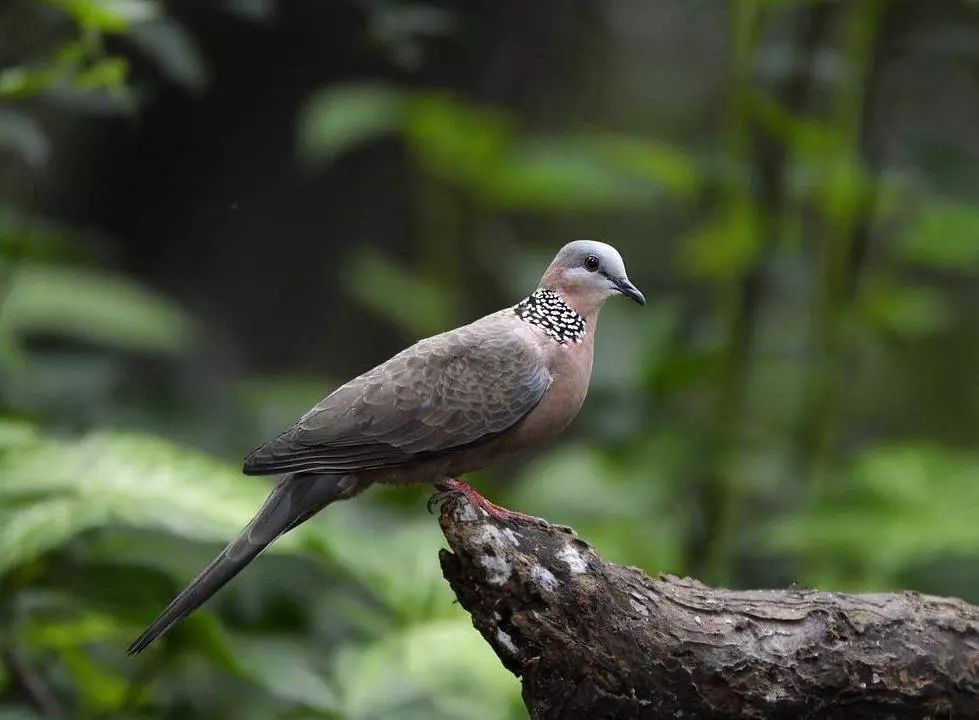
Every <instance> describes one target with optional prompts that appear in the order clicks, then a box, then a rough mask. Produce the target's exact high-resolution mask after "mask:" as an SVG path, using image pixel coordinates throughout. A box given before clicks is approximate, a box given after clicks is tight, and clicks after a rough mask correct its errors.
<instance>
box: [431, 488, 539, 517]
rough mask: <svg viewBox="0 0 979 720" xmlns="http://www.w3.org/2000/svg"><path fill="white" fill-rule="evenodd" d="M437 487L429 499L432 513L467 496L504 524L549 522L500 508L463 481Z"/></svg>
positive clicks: (478, 506) (470, 500)
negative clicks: (450, 501)
mask: <svg viewBox="0 0 979 720" xmlns="http://www.w3.org/2000/svg"><path fill="white" fill-rule="evenodd" d="M435 487H436V488H437V489H438V492H437V493H435V494H434V495H432V497H430V498H429V499H428V505H427V507H428V511H429V512H432V508H433V507H434V506H436V505H439V504H440V503H443V502H445V501H446V500H448V499H449V498H450V497H452V496H453V495H465V496H466V499H467V500H469V502H470V503H472V504H473V505H474V506H475V507H477V508H479V509H480V510H482V511H483V512H485V513H486V514H487V515H489V516H490V517H492V518H495V519H496V520H500V521H503V522H510V521H514V520H517V521H521V522H524V523H530V524H532V525H547V524H548V523H547V521H545V520H542V519H541V518H539V517H535V516H534V515H527V514H526V513H522V512H516V511H515V510H507V509H506V508H505V507H500V506H499V505H496V504H494V503H491V502H490V501H489V500H487V499H486V498H484V497H483V496H482V495H480V494H479V493H478V492H476V490H475V488H473V486H472V485H470V484H469V483H464V482H462V481H461V480H456V479H455V478H449V479H448V480H444V481H442V482H440V483H436V485H435Z"/></svg>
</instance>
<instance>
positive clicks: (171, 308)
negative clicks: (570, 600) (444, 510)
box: [0, 0, 979, 720]
mask: <svg viewBox="0 0 979 720" xmlns="http://www.w3.org/2000/svg"><path fill="white" fill-rule="evenodd" d="M0 68H2V69H0V159H2V160H0V303H2V304H0V654H2V662H0V718H2V719H3V720H12V719H13V718H17V719H18V720H22V719H27V718H33V717H39V716H46V717H79V718H123V717H133V718H139V717H146V718H151V717H152V718H162V717H174V718H176V717H180V718H188V717H202V718H204V717H207V718H213V717H236V718H270V717H279V718H307V717H308V718H314V717H316V718H331V719H338V720H339V719H342V720H355V719H356V720H369V719H370V720H373V719H380V718H384V719H386V720H407V719H411V718H419V719H421V718H425V719H430V718H435V719H438V718H445V719H456V718H459V719H465V718H473V720H496V719H499V720H504V719H506V718H521V717H525V712H524V711H523V709H522V705H521V704H520V701H519V688H518V685H517V682H516V681H515V680H514V679H513V678H512V677H510V676H509V675H508V674H507V673H506V672H505V671H504V670H503V669H502V668H501V667H499V665H498V663H497V662H496V660H495V658H494V657H493V655H492V654H491V652H490V650H489V649H488V648H487V647H486V646H485V645H484V644H483V642H482V640H481V639H480V638H479V636H478V635H477V633H476V632H475V631H473V630H472V628H471V626H470V624H469V621H468V618H467V616H466V615H465V613H463V612H462V611H461V610H460V609H459V608H458V607H456V606H454V605H453V604H452V602H451V600H452V598H451V596H450V593H449V592H448V589H447V587H446V586H445V585H444V583H443V582H442V581H441V578H440V575H439V571H438V566H437V560H436V553H437V549H438V548H439V547H440V545H441V538H440V535H439V533H438V530H437V527H436V523H435V521H434V519H433V518H432V517H430V516H428V515H427V514H426V513H425V512H424V509H423V508H424V502H423V500H424V498H425V497H426V496H427V493H428V491H427V489H424V488H420V489H418V490H417V491H413V490H405V489H400V490H396V491H391V490H377V491H373V492H371V493H369V494H368V495H367V496H365V497H362V498H359V499H358V500H357V501H356V502H355V503H349V504H345V505H344V506H341V507H336V508H332V509H331V510H330V511H329V512H328V513H325V514H324V517H323V518H321V519H319V520H317V521H315V522H313V523H310V524H309V525H308V526H307V527H305V528H304V529H303V530H302V531H301V532H297V533H295V534H294V535H293V536H290V537H288V538H287V539H286V540H285V541H283V542H281V543H279V544H278V545H277V546H276V549H275V551H274V552H271V553H270V554H269V555H267V556H264V557H263V558H262V559H261V560H260V561H259V562H257V563H255V565H254V566H253V567H251V568H249V570H248V571H247V572H246V573H245V574H244V575H243V576H242V577H241V578H240V579H238V580H236V581H235V583H234V584H233V586H232V587H230V588H229V589H228V590H227V591H226V592H224V593H222V595H221V596H220V597H219V598H218V599H217V601H216V602H214V603H213V604H212V605H210V606H209V609H208V610H207V611H206V612H202V613H200V614H198V615H196V616H195V617H194V618H193V619H192V620H190V621H189V622H187V623H186V624H185V625H184V626H182V627H181V628H180V629H179V630H178V631H176V632H174V633H173V634H171V635H170V636H169V637H168V638H167V640H166V641H165V642H163V643H161V645H160V646H159V647H157V648H155V649H154V650H153V651H151V652H148V653H146V654H145V655H143V656H140V657H138V658H135V659H128V658H126V657H125V655H124V649H125V646H126V644H127V642H128V641H129V640H130V639H131V638H132V637H133V636H134V635H135V634H136V633H137V632H138V631H139V630H140V629H141V628H142V626H144V625H145V624H146V623H147V622H148V621H149V620H150V619H151V618H152V617H153V616H154V615H155V614H156V612H157V611H158V610H160V609H161V607H162V606H163V605H164V604H165V603H166V602H167V601H168V600H169V599H170V598H171V596H172V595H173V594H174V593H175V592H176V591H177V590H178V589H179V588H180V587H181V586H183V585H184V584H185V582H186V581H187V580H188V579H189V578H191V577H192V576H193V575H194V574H195V573H196V572H197V570H198V569H199V568H200V567H201V566H202V565H203V564H204V563H205V561H206V560H207V559H209V557H210V556H211V555H212V554H213V553H215V552H216V550H217V549H218V548H219V547H220V545H221V544H223V543H224V542H225V541H226V540H227V539H228V538H230V537H231V536H232V535H233V534H234V533H235V532H236V531H237V530H238V528H239V527H240V526H241V525H243V524H244V523H245V522H246V521H247V519H248V518H249V517H250V515H251V513H252V512H253V511H254V509H255V508H257V506H258V505H259V503H260V502H261V500H262V499H263V497H264V495H265V493H266V490H267V484H266V483H265V482H264V481H263V480H261V479H255V478H244V477H242V476H240V474H239V473H238V462H239V459H240V458H241V457H242V455H243V454H244V453H245V452H246V451H247V450H248V449H250V448H251V447H252V446H254V445H256V444H258V443H259V442H261V441H263V440H264V439H266V438H267V437H269V436H270V435H271V434H273V433H274V432H276V431H278V430H279V429H281V428H283V427H284V426H285V425H287V424H288V423H290V422H291V421H292V420H293V419H294V418H295V417H296V416H297V415H298V414H300V413H301V412H303V411H304V410H305V409H306V408H307V407H308V406H309V405H311V404H312V403H314V402H315V401H317V400H318V399H319V398H320V397H321V396H322V395H324V394H325V393H327V392H328V391H329V390H330V389H331V388H332V387H334V386H335V385H336V384H337V383H338V382H342V381H343V380H345V379H346V378H348V377H350V376H352V375H353V374H356V373H357V372H360V371H362V370H364V369H366V368H368V367H370V366H372V365H373V364H375V363H376V362H378V361H380V360H383V359H384V358H386V357H388V356H389V355H390V354H391V353H393V352H395V351H396V350H398V349H400V348H401V347H403V346H404V345H405V344H407V343H409V342H410V341H412V340H414V339H416V338H418V337H419V336H422V335H425V334H428V333H431V332H433V331H437V330H440V329H444V328H446V327H449V326H451V325H453V324H456V323H461V322H465V321H467V320H469V319H472V318H475V317H477V316H479V315H480V314H483V313H485V312H489V311H491V310H494V309H496V308H497V307H500V306H502V305H504V304H507V303H512V302H515V301H516V300H518V299H519V298H521V297H522V296H523V295H525V294H526V293H527V292H528V290H529V289H531V288H532V287H533V285H534V282H535V281H536V279H537V277H538V275H539V273H540V271H541V270H542V268H543V267H544V265H545V263H546V262H547V260H548V258H549V257H550V256H551V254H552V253H553V252H554V251H555V250H556V248H557V247H559V246H560V245H561V244H562V243H563V242H565V241H567V240H569V239H574V238H579V237H591V238H597V239H605V240H607V241H609V242H612V243H614V244H615V245H616V246H618V247H619V248H620V249H621V250H622V252H623V254H624V256H625V257H626V259H627V262H628V265H629V268H630V274H631V275H632V277H633V279H634V281H635V282H636V284H637V285H639V286H640V287H641V288H642V289H643V290H644V291H645V292H646V295H647V297H649V298H650V303H649V306H648V307H647V308H646V309H645V310H644V311H641V312H640V311H639V310H637V309H636V308H635V307H631V306H629V307H627V306H626V304H625V303H612V304H611V305H610V307H608V308H607V309H606V311H605V313H604V314H603V318H602V328H601V332H600V337H599V342H598V346H599V347H598V358H597V362H596V373H595V378H594V383H593V389H592V392H591V395H590V397H589V400H588V403H587V405H586V408H585V411H584V412H583V414H582V417H581V418H579V420H578V421H577V422H576V424H575V425H574V427H573V429H572V431H570V432H569V433H568V434H567V435H566V436H565V438H564V439H563V440H562V442H561V443H560V444H559V445H557V446H556V447H555V448H554V449H553V450H552V451H550V452H548V453H542V454H539V455H537V456H535V457H533V458H526V459H523V460H521V461H519V462H515V463H512V464H510V465H508V466H506V467H503V468H498V469H495V470H493V471H492V472H486V473H482V474H480V475H479V476H478V477H477V478H475V480H476V482H477V484H478V485H479V486H480V487H481V488H483V489H484V490H485V491H486V492H487V494H488V495H489V496H490V497H491V498H493V499H494V500H497V501H499V502H502V503H504V504H507V505H511V506H514V507H517V508H519V509H521V510H524V511H527V512H532V513H537V514H540V515H543V516H545V517H547V518H549V519H551V520H554V521H556V522H560V523H566V524H570V525H573V526H575V527H576V528H577V529H578V530H579V532H580V533H581V534H582V535H584V536H585V537H587V538H588V539H589V540H590V541H591V542H592V543H594V544H595V545H596V546H597V548H598V549H599V550H600V551H601V552H602V553H603V555H604V556H605V557H607V558H610V559H614V560H618V561H621V562H626V563H632V564H636V565H639V566H641V567H643V568H644V569H646V570H647V571H649V572H672V573H689V574H695V575H697V576H699V577H701V578H702V579H704V580H706V581H710V582H714V583H726V584H729V585H735V586H780V585H787V584H789V583H792V582H795V583H800V584H803V585H815V586H819V587H824V588H832V589H838V590H890V589H896V588H910V589H915V590H920V591H922V592H931V593H940V594H952V595H959V596H962V597H965V598H966V599H969V600H971V601H973V602H979V563H977V560H979V523H977V517H979V443H977V441H979V431H977V428H979V372H977V368H979V321H977V316H979V313H977V310H979V283H977V280H979V132H977V131H976V128H977V127H979V93H977V92H976V90H977V86H979V4H977V3H976V2H968V1H966V0H961V1H958V2H953V1H951V0H949V1H948V2H930V3H923V2H911V1H910V0H904V1H901V0H891V1H890V2H888V1H886V0H867V1H866V2H850V3H843V2H799V1H792V0H780V1H776V0H767V1H763V0H754V1H753V0H732V1H731V2H720V1H710V0H699V1H695V0H664V1H662V2H655V3H652V2H648V1H647V0H617V1H616V2H614V3H613V2H601V1H600V0H575V1H574V2H541V1H538V2H534V3H526V2H522V1H518V0H514V1H513V2H509V1H508V2H492V1H490V0H485V1H484V0H479V1H477V2H450V1H449V0H439V1H436V0H417V1H411V2H409V1H407V0H405V1H402V0H346V1H342V0H334V1H332V2H323V1H320V0H290V1H289V2H276V0H210V1H209V2H190V1H189V0H47V1H42V0H13V1H12V2H7V3H4V4H3V5H2V6H0Z"/></svg>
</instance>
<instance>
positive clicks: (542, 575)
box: [530, 565, 558, 590]
mask: <svg viewBox="0 0 979 720" xmlns="http://www.w3.org/2000/svg"><path fill="white" fill-rule="evenodd" d="M530 577H531V579H533V581H534V582H535V583H537V584H538V585H540V586H541V587H542V588H544V589H545V590H554V589H555V588H556V587H557V585H558V582H557V578H556V577H554V573H552V572H551V571H550V570H548V569H547V568H546V567H544V566H543V565H534V566H533V567H532V568H530Z"/></svg>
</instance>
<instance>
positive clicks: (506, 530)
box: [503, 528, 520, 547]
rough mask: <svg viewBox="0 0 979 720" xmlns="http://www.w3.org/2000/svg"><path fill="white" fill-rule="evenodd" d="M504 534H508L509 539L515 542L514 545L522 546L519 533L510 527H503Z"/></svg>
mask: <svg viewBox="0 0 979 720" xmlns="http://www.w3.org/2000/svg"><path fill="white" fill-rule="evenodd" d="M503 534H504V535H506V538H507V540H509V541H510V542H511V543H513V546H514V547H520V538H518V537H517V534H516V533H515V532H513V530H511V529H510V528H503Z"/></svg>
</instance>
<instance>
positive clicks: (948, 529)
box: [764, 443, 979, 587]
mask: <svg viewBox="0 0 979 720" xmlns="http://www.w3.org/2000/svg"><path fill="white" fill-rule="evenodd" d="M977 507H979V455H977V454H976V453H970V452H967V451H963V450H957V449H953V448H948V447H943V446H939V445H932V444H926V443H907V444H892V445H882V446H879V447H876V448H872V449H870V450H867V451H865V452H864V453H863V454H862V455H860V457H859V458H858V459H857V461H856V463H855V464H854V466H853V468H852V470H851V472H850V473H849V475H848V477H847V478H846V480H845V481H841V482H839V483H836V484H834V485H832V486H831V487H830V488H829V489H828V490H827V491H826V492H824V493H823V495H822V496H821V497H819V498H818V499H817V500H816V501H815V502H814V503H813V504H812V505H811V506H810V507H808V508H806V509H805V510H803V511H802V512H800V513H799V514H797V515H795V516H793V517H791V518H785V519H782V520H781V521H778V522H776V523H773V524H772V525H770V526H769V527H768V528H767V530H766V532H765V534H764V539H765V542H766V544H767V545H768V547H769V548H770V549H772V550H777V551H780V552H785V551H790V552H798V553H805V554H806V555H807V556H808V557H810V558H813V559H817V560H818V561H819V563H820V565H821V566H822V568H823V570H822V576H821V577H819V578H807V580H810V581H811V580H818V581H819V582H820V583H825V584H838V585H840V586H848V587H863V586H866V587H870V586H872V585H874V584H875V583H876V584H881V583H890V584H897V582H898V575H899V573H900V572H901V571H902V570H906V569H908V568H910V567H912V566H914V565H915V564H917V563H921V562H925V561H928V560H929V559H935V558H939V557H941V556H943V555H946V554H959V555H966V556H971V557H979V525H977V524H976V521H975V515H976V508H977Z"/></svg>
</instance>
